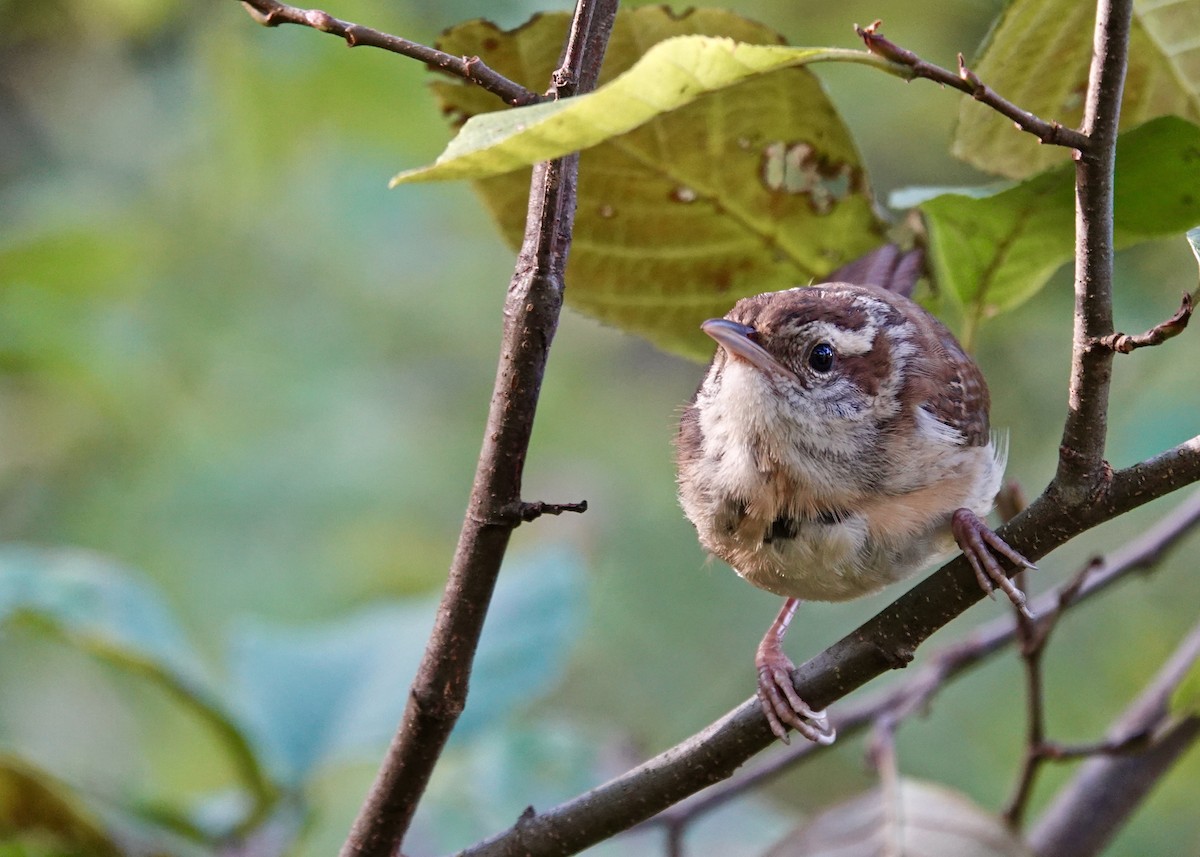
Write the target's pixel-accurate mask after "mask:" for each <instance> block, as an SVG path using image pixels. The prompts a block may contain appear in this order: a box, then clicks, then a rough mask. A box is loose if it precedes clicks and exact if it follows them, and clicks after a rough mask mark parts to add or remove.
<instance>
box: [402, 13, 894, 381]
mask: <svg viewBox="0 0 1200 857" xmlns="http://www.w3.org/2000/svg"><path fill="white" fill-rule="evenodd" d="M566 26H567V16H566V15H565V14H544V15H540V16H537V17H535V18H534V19H532V20H531V21H530V22H529V23H527V24H526V25H524V26H523V27H521V28H519V29H517V30H515V31H512V32H502V31H500V30H498V29H497V28H496V27H495V26H494V25H492V24H490V23H487V22H482V21H475V22H470V23H468V24H464V25H462V26H460V27H456V28H454V29H453V30H451V31H450V32H449V33H447V34H446V36H445V37H444V38H443V39H442V41H441V42H440V43H439V47H440V48H441V49H442V50H445V51H448V52H450V53H453V54H460V55H472V54H479V55H481V56H482V57H483V58H484V60H485V61H486V62H487V63H488V65H489V66H491V67H492V68H495V69H496V70H497V71H499V72H500V73H501V74H504V75H505V76H507V77H510V78H512V79H514V80H517V81H519V82H521V83H523V84H524V85H526V86H528V87H530V88H532V89H541V88H544V86H545V85H546V82H547V81H548V80H549V79H550V75H551V73H552V71H553V70H554V68H555V66H556V64H557V61H558V53H559V50H560V48H561V45H562V40H563V37H564V35H565V32H566ZM689 36H690V37H693V38H686V37H689ZM697 36H701V37H709V38H694V37H697ZM678 37H684V38H678ZM667 39H670V40H671V41H669V42H665V43H664V40H667ZM731 39H732V40H733V41H729V40H731ZM781 41H782V39H781V37H780V36H779V35H778V34H776V33H774V32H772V31H771V30H769V29H767V28H766V27H763V26H762V25H760V24H757V23H754V22H751V21H748V20H746V19H744V18H740V17H738V16H736V15H733V14H731V13H729V12H725V11H722V10H716V9H701V10H693V11H691V12H688V13H684V14H682V15H675V14H673V13H672V12H670V11H669V10H667V9H665V8H662V7H642V8H638V9H634V10H622V11H621V13H620V14H619V15H618V16H617V20H616V25H615V27H614V30H613V36H612V40H611V42H610V45H609V48H608V53H607V55H606V60H605V64H604V71H603V73H602V74H601V78H600V84H601V88H600V89H599V90H597V91H596V92H595V93H592V94H591V95H587V96H582V97H580V98H575V99H568V100H565V101H563V102H558V103H545V104H538V105H533V106H530V107H525V108H517V109H512V110H506V111H503V112H502V113H499V114H492V116H491V117H489V118H488V122H489V123H492V124H490V125H488V126H487V127H486V130H485V131H484V132H482V136H475V137H472V138H470V139H468V140H467V141H466V142H463V141H461V140H458V141H455V142H454V143H452V144H451V147H450V148H448V149H447V152H446V154H445V155H443V157H442V158H441V159H439V164H443V165H449V164H454V165H455V166H454V169H453V170H448V169H447V166H439V165H434V167H432V168H427V169H426V170H419V171H410V172H409V173H405V174H402V175H401V176H400V177H398V178H400V180H402V181H411V180H420V179H425V178H430V177H438V176H440V177H447V178H448V177H454V175H455V170H459V169H464V168H463V167H462V164H464V163H466V161H464V160H460V155H459V154H456V152H465V153H466V154H467V155H471V156H472V157H473V156H474V155H473V152H474V151H476V149H477V148H478V147H479V146H480V145H481V144H482V145H483V146H484V147H486V146H489V145H491V144H492V143H493V142H494V141H495V140H501V139H509V138H511V136H512V135H521V139H522V142H521V145H520V146H517V147H516V148H515V149H507V148H506V149H505V150H504V154H502V155H500V156H495V153H494V152H493V153H492V154H491V155H488V156H487V157H486V158H484V162H485V166H484V167H475V166H469V165H468V167H467V168H465V169H464V171H463V173H462V177H470V178H472V179H473V181H474V185H475V188H476V190H477V191H478V192H479V193H480V194H481V196H482V197H483V199H484V201H485V204H486V205H487V207H488V210H489V211H490V212H491V213H492V216H493V217H494V218H495V219H496V221H497V223H498V224H499V226H500V228H501V231H502V232H503V234H504V236H505V238H506V240H507V241H508V242H509V243H510V244H511V245H512V246H514V247H516V246H518V245H519V243H520V240H521V235H522V232H523V229H524V222H525V208H526V199H527V196H528V190H529V174H528V169H527V168H526V167H522V168H520V169H516V167H517V166H518V165H520V164H529V163H532V162H534V161H536V160H539V159H542V158H546V157H557V156H558V155H561V154H563V153H564V152H569V151H571V150H572V149H575V148H583V149H584V151H583V153H582V155H581V160H580V183H579V201H578V202H579V204H578V211H577V215H576V226H575V241H574V244H573V246H572V249H571V256H570V261H569V264H568V268H567V293H566V298H567V302H568V304H569V305H571V306H573V307H574V308H575V309H577V310H580V311H582V312H584V313H587V314H588V315H591V316H594V317H596V318H598V319H600V320H602V321H605V322H607V323H609V324H613V325H616V326H617V327H620V328H622V329H624V330H627V331H630V332H633V333H637V334H640V335H642V336H645V337H646V338H647V339H649V340H651V341H652V342H654V343H655V344H656V345H658V346H660V347H662V348H664V349H666V350H669V351H673V352H675V353H679V354H684V355H687V356H689V357H693V358H696V359H701V360H702V359H707V358H708V356H710V355H711V352H712V343H711V341H709V340H708V339H707V338H706V337H704V336H703V335H702V334H701V333H700V332H699V329H698V328H699V324H700V322H702V321H704V320H705V319H706V318H711V317H714V316H721V315H724V314H725V313H726V312H727V311H728V310H729V308H730V307H731V306H732V305H733V304H734V302H735V301H736V300H737V299H738V298H740V297H744V296H746V295H752V294H757V293H759V292H765V291H774V290H778V289H783V288H789V287H791V286H795V285H803V284H806V283H809V282H813V281H817V280H820V279H821V278H822V277H823V276H824V275H826V274H828V273H829V272H830V271H832V270H834V269H835V268H837V267H838V266H839V265H842V264H844V263H845V262H847V261H848V260H850V259H854V258H857V257H858V256H860V255H862V254H863V253H864V252H866V251H867V250H870V249H871V248H872V247H874V246H876V245H878V244H879V243H881V241H882V232H883V226H882V224H881V223H880V221H879V220H878V218H877V217H876V214H875V211H874V209H873V206H872V198H871V194H870V188H869V183H868V181H867V177H866V173H865V170H864V168H863V165H862V160H861V158H860V156H859V153H858V150H857V148H856V147H855V145H854V142H853V140H852V139H851V137H850V134H849V132H848V130H847V129H846V127H845V126H844V125H843V123H842V121H841V119H840V117H839V116H838V114H837V112H836V111H835V110H834V108H833V106H832V104H831V103H830V102H829V99H828V98H827V97H826V95H825V93H824V91H823V90H822V88H821V86H820V83H819V82H818V81H817V79H816V77H815V76H813V75H812V74H811V73H810V72H809V71H807V70H806V69H804V68H802V67H799V66H798V65H797V64H798V63H801V62H807V61H815V60H818V59H834V58H837V59H847V60H850V61H855V62H867V63H872V64H879V60H878V58H873V57H871V56H870V55H869V54H866V53H864V52H861V51H839V50H836V49H802V48H789V47H783V46H782V45H781V44H780V42H781ZM490 43H498V45H497V47H495V48H494V49H493V50H488V49H487V47H486V45H487V44H490ZM652 48H653V50H651V49H652ZM639 60H641V62H639ZM635 65H636V68H634V66H635ZM781 66H783V67H781ZM626 72H628V74H627V75H626V74H624V73H626ZM739 81H740V82H739ZM735 84H736V85H735ZM434 89H435V92H436V94H437V96H438V98H439V99H440V101H441V103H442V107H443V110H444V112H446V113H447V114H448V115H450V116H451V117H454V118H455V120H456V121H461V120H462V119H464V118H466V117H474V116H478V115H479V114H481V113H485V112H488V111H494V110H496V107H497V104H496V100H495V98H494V97H493V96H491V95H489V94H488V93H485V92H483V91H482V90H480V89H479V88H478V87H471V86H467V85H461V84H460V83H458V82H453V81H439V82H438V83H436V84H435V85H434ZM589 99H590V100H589ZM605 99H607V100H605ZM681 99H682V101H680V100H681ZM647 101H653V102H654V103H655V104H658V105H659V107H655V108H654V109H653V110H650V111H649V112H650V113H652V114H653V115H652V116H651V117H650V118H648V119H644V118H641V117H642V116H643V115H644V114H645V112H646V111H647V108H646V102H647ZM589 105H591V106H590V107H589ZM664 105H665V106H664ZM660 108H661V109H660ZM656 111H657V112H656ZM635 114H636V115H635ZM631 117H632V118H631ZM635 119H636V121H635ZM631 123H632V124H631ZM626 126H629V127H626ZM471 127H472V126H471V125H468V126H467V128H464V132H463V133H464V134H468V131H469V130H470V129H471ZM472 133H477V132H472ZM488 135H494V136H493V137H489V136H488ZM506 135H507V136H506ZM509 145H510V144H509V143H507V142H505V143H504V144H503V146H509ZM526 145H529V146H530V147H531V148H528V149H526V148H524V146H526ZM545 145H551V148H550V149H546V148H545ZM456 146H457V147H459V148H456ZM494 156H495V157H500V158H501V160H500V161H499V162H492V161H491V159H492V158H493V157H494ZM506 158H507V159H509V160H504V159H506ZM506 170H507V172H506ZM498 173H499V174H498ZM480 176H487V177H480Z"/></svg>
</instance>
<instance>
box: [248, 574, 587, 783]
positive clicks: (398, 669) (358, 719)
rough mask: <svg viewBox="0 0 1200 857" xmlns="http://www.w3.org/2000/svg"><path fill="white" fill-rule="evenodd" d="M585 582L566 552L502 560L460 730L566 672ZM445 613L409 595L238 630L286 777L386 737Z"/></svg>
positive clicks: (265, 729)
mask: <svg viewBox="0 0 1200 857" xmlns="http://www.w3.org/2000/svg"><path fill="white" fill-rule="evenodd" d="M582 582H583V574H582V570H581V568H580V566H579V564H578V561H577V560H576V558H575V557H574V556H573V555H571V554H568V553H566V552H564V551H559V550H554V551H547V552H546V553H544V554H539V555H536V556H533V557H530V558H528V559H526V560H524V561H522V560H521V559H519V558H518V559H517V560H515V561H513V562H510V563H509V564H508V565H507V566H506V567H505V569H504V573H503V574H502V575H501V577H500V581H499V583H498V585H497V587H496V593H495V596H494V598H493V601H492V604H491V607H490V609H489V611H488V620H487V624H486V625H485V628H484V633H483V637H482V639H481V640H480V646H479V652H478V654H477V657H476V661H475V668H474V670H473V672H472V682H471V696H470V700H469V703H468V705H467V708H466V710H465V711H464V712H463V715H462V716H461V718H460V719H459V723H458V726H457V728H456V730H455V738H456V739H462V738H465V737H470V736H472V735H473V734H476V733H478V732H480V731H482V730H483V728H484V727H485V726H488V725H490V724H493V723H497V722H500V721H502V720H503V719H504V718H505V717H506V716H507V715H508V714H509V713H510V712H512V711H513V710H515V709H516V707H517V706H518V705H519V704H521V703H522V702H524V701H526V700H528V699H529V698H531V697H536V696H537V695H538V694H539V693H541V692H543V691H544V690H545V689H546V688H548V687H549V686H550V685H552V684H553V683H554V682H556V681H557V680H558V678H559V676H560V675H561V673H562V670H563V668H564V665H565V660H566V654H567V652H568V651H569V649H570V644H571V641H572V639H573V637H574V634H575V633H576V631H577V630H578V626H579V624H580V618H581V617H580V599H581V596H582ZM436 610H437V602H436V600H435V599H420V600H410V601H405V602H401V603H395V604H389V605H376V606H372V607H369V608H366V609H364V610H362V611H360V612H358V613H356V614H354V615H352V616H349V617H347V618H345V619H340V620H337V621H335V622H331V623H327V624H323V625H320V626H316V627H303V628H280V627H275V626H268V625H264V624H262V623H258V622H253V623H247V624H245V625H243V627H242V628H241V629H240V630H238V631H237V632H236V633H235V634H234V636H233V638H232V642H231V647H230V656H229V661H230V673H231V679H232V681H233V684H234V687H235V695H236V698H237V699H238V700H240V701H241V704H242V708H243V715H244V717H245V720H246V722H247V723H249V724H250V728H251V729H252V730H253V732H254V734H255V735H256V736H257V742H258V743H259V744H260V745H261V746H263V747H266V748H267V752H268V756H269V758H270V760H271V763H272V767H273V770H275V771H276V772H277V775H278V776H279V777H280V778H281V779H282V780H284V781H285V782H289V783H294V784H298V783H302V782H303V781H304V780H306V779H307V778H308V777H310V776H311V775H312V773H313V771H314V770H315V769H317V768H319V767H321V766H323V765H326V764H328V763H331V762H335V761H347V760H353V759H356V758H360V757H363V756H367V757H370V756H373V755H374V754H375V753H377V752H378V750H379V749H380V748H381V747H385V746H386V745H387V742H388V740H389V739H390V738H391V736H392V733H393V732H394V731H395V729H396V724H397V723H398V722H399V721H400V716H401V714H402V713H403V711H404V704H405V701H406V700H407V698H408V688H409V684H410V682H411V680H412V677H413V675H414V674H415V673H416V669H417V665H418V663H419V661H420V658H421V654H422V652H423V651H424V648H425V644H426V642H427V640H428V638H429V632H430V629H431V628H432V627H433V618H434V614H435V613H436Z"/></svg>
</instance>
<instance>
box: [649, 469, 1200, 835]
mask: <svg viewBox="0 0 1200 857" xmlns="http://www.w3.org/2000/svg"><path fill="white" fill-rule="evenodd" d="M1198 524H1200V492H1197V493H1194V494H1192V495H1191V496H1190V497H1189V498H1188V499H1186V500H1184V501H1183V502H1182V503H1180V504H1179V506H1178V507H1176V508H1175V509H1174V510H1173V511H1172V512H1171V513H1170V514H1168V515H1167V516H1166V517H1164V518H1163V519H1162V520H1161V521H1159V522H1158V523H1157V524H1155V525H1154V526H1153V527H1152V528H1151V529H1150V530H1148V531H1147V532H1146V533H1145V534H1144V535H1142V536H1141V537H1140V538H1138V539H1136V540H1135V541H1133V542H1131V543H1129V544H1128V545H1126V546H1125V547H1123V548H1121V549H1120V550H1118V551H1114V552H1113V553H1112V554H1111V555H1110V556H1109V557H1108V558H1107V559H1104V560H1095V561H1093V562H1091V563H1089V564H1088V565H1087V566H1085V567H1084V568H1083V569H1081V570H1080V571H1079V573H1078V574H1076V575H1075V577H1074V578H1073V579H1072V580H1071V581H1070V582H1068V583H1066V584H1064V585H1063V586H1061V587H1059V588H1058V589H1056V590H1053V591H1050V592H1047V593H1046V594H1045V595H1042V596H1041V597H1039V598H1036V599H1034V600H1033V601H1032V602H1031V605H1030V606H1031V607H1032V608H1033V612H1034V614H1035V615H1037V616H1039V617H1042V621H1057V616H1058V614H1060V613H1062V612H1065V611H1067V610H1069V609H1071V608H1072V607H1074V606H1075V605H1078V604H1082V603H1084V602H1086V601H1089V600H1091V599H1092V598H1093V597H1094V596H1096V595H1099V594H1100V593H1102V592H1105V591H1107V590H1108V589H1109V588H1110V587H1111V586H1112V585H1113V584H1115V583H1117V582H1119V581H1121V580H1124V579H1125V578H1127V577H1129V576H1130V575H1131V574H1133V573H1135V572H1139V571H1141V572H1145V571H1149V570H1151V569H1153V568H1154V567H1155V566H1157V565H1158V564H1159V563H1160V562H1161V561H1162V559H1163V557H1164V556H1165V554H1166V552H1167V551H1169V550H1170V549H1171V548H1173V547H1175V546H1176V545H1177V544H1178V543H1179V541H1180V540H1181V539H1182V538H1184V537H1185V536H1186V535H1188V534H1189V533H1191V532H1192V531H1193V529H1194V528H1195V527H1196V526H1197V525H1198ZM1016 635H1017V624H1016V621H1015V620H1014V619H1013V618H1011V617H1007V616H1006V617H1001V618H999V619H993V620H992V621H990V622H988V623H987V624H985V625H982V626H980V627H979V628H977V629H976V630H975V631H974V632H973V633H972V634H971V635H970V636H969V637H967V638H966V639H964V640H962V641H960V642H958V643H955V644H953V645H951V646H949V647H947V648H944V649H942V650H940V651H938V652H936V653H935V654H934V655H933V656H932V657H931V658H930V659H929V661H928V662H927V663H926V664H925V665H924V666H922V667H921V668H920V669H919V670H917V671H916V672H915V673H914V674H913V675H911V676H908V677H906V678H905V679H904V680H903V681H902V682H901V683H899V684H897V685H896V686H895V687H892V688H889V689H888V690H886V691H882V692H879V693H875V694H872V695H870V696H866V697H864V698H862V699H858V700H854V701H852V702H850V703H848V704H846V705H845V706H843V707H841V708H840V709H836V710H834V711H831V712H830V721H831V723H832V724H833V725H834V726H835V727H836V728H837V730H838V734H839V735H840V736H841V738H842V740H843V741H844V740H846V739H847V738H849V737H850V736H852V735H855V734H857V733H859V732H860V731H862V730H863V729H864V728H866V727H867V726H870V725H871V724H873V723H876V722H878V720H879V718H880V717H883V716H887V717H890V718H892V719H894V720H895V721H901V720H904V719H906V718H908V717H910V716H911V715H912V714H913V713H915V712H917V711H920V710H923V709H924V708H925V707H926V706H927V705H928V703H929V701H930V700H931V699H932V698H933V697H934V696H935V695H936V694H937V693H938V692H940V691H941V690H942V689H943V688H944V687H945V686H946V685H947V683H948V682H949V681H950V680H951V679H953V678H955V677H957V676H958V675H960V674H962V673H964V672H966V671H968V670H969V669H970V668H972V667H974V666H976V665H978V664H979V663H981V662H982V661H984V660H986V659H987V658H989V657H991V656H992V655H994V654H996V653H997V652H1000V651H1002V650H1003V649H1004V648H1005V647H1007V646H1008V645H1009V644H1010V643H1012V642H1013V641H1014V640H1015V639H1016ZM1105 743H1107V742H1105ZM824 749H825V748H824V747H822V746H820V745H817V744H812V743H808V742H805V743H802V744H797V745H796V746H792V747H788V748H787V749H786V750H783V751H782V752H779V753H777V754H776V755H775V756H774V757H773V758H771V759H770V760H768V761H767V762H765V763H763V764H761V765H759V766H758V767H757V768H755V769H754V770H751V771H748V772H745V773H743V774H741V775H740V776H738V777H737V778H735V779H730V780H727V781H725V782H722V783H720V784H718V785H715V786H713V787H711V788H709V789H707V790H705V791H703V792H701V793H700V794H698V795H696V796H695V797H694V798H692V799H690V800H688V801H686V802H684V803H682V804H680V805H678V806H676V807H674V808H672V809H671V810H669V811H667V812H664V813H662V814H660V815H658V816H656V817H654V818H653V819H650V821H649V822H647V823H648V824H659V825H664V826H666V827H667V828H668V830H674V831H677V835H682V832H683V830H684V828H685V827H686V825H687V824H689V823H690V822H691V821H692V820H693V819H695V818H697V817H699V816H701V815H704V814H705V813H708V812H710V811H712V810H714V809H716V808H717V807H719V806H722V805H724V804H725V803H728V802H729V801H731V800H733V799H735V798H737V797H739V796H741V795H743V794H745V793H746V792H747V791H750V790H751V789H754V788H757V787H759V786H761V785H762V784H764V783H766V782H768V781H770V780H772V779H774V778H775V777H778V776H780V775H781V774H783V773H785V772H786V771H789V770H791V769H792V768H794V767H795V766H796V765H798V764H800V763H802V762H804V761H805V760H807V759H808V758H809V757H811V756H812V755H814V754H815V753H819V752H822V751H823V750H824ZM1077 751H1079V752H1083V753H1085V754H1086V755H1093V754H1098V753H1102V752H1105V751H1104V750H1103V749H1102V746H1101V745H1094V746H1092V747H1081V748H1074V747H1061V746H1059V745H1054V744H1047V745H1046V752H1047V754H1049V755H1051V756H1053V755H1054V754H1061V756H1062V757H1063V758H1070V757H1071V756H1072V755H1074V754H1077ZM1112 752H1116V750H1115V749H1114V750H1113V751H1112Z"/></svg>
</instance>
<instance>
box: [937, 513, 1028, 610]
mask: <svg viewBox="0 0 1200 857" xmlns="http://www.w3.org/2000/svg"><path fill="white" fill-rule="evenodd" d="M950 529H951V530H952V531H953V532H954V540H955V541H956V542H958V546H959V548H961V549H962V552H963V555H964V556H966V558H967V562H969V563H970V564H971V568H972V569H973V570H974V572H975V579H976V580H978V581H979V586H980V588H981V589H982V590H983V591H984V592H986V593H987V594H988V597H990V598H994V597H995V595H994V592H995V590H996V589H997V588H999V589H1001V590H1002V591H1003V592H1004V594H1005V595H1007V596H1008V598H1009V600H1010V601H1012V603H1013V606H1014V607H1016V608H1017V609H1018V610H1020V611H1021V613H1023V614H1024V615H1025V616H1027V617H1029V618H1030V619H1032V618H1033V614H1032V613H1030V612H1029V608H1028V607H1027V606H1026V605H1025V593H1023V592H1022V591H1021V590H1019V589H1017V587H1016V586H1015V585H1014V584H1013V582H1012V581H1011V580H1009V579H1008V575H1006V574H1005V573H1004V569H1003V568H1001V567H1000V563H999V562H997V561H996V555H997V554H999V555H1000V556H1001V557H1003V558H1004V559H1006V560H1008V561H1009V562H1011V563H1013V564H1014V565H1018V566H1022V567H1024V568H1028V569H1034V570H1036V569H1037V566H1036V565H1034V564H1033V563H1031V562H1030V561H1029V560H1027V559H1025V557H1023V556H1021V555H1020V554H1019V553H1017V552H1016V551H1015V550H1013V549H1012V548H1011V547H1009V545H1008V542H1006V541H1004V539H1002V538H1000V537H999V536H998V535H996V534H995V533H994V532H992V530H991V529H990V528H989V527H988V525H987V524H985V523H984V522H983V521H981V520H979V518H978V516H976V514H975V513H974V512H972V511H971V510H970V509H959V510H958V511H957V512H955V513H954V515H953V516H952V517H951V518H950Z"/></svg>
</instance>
